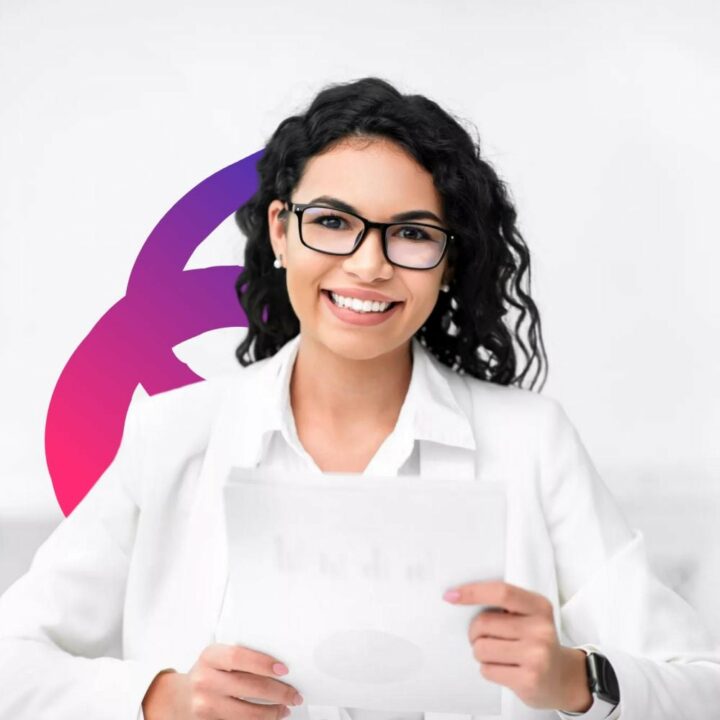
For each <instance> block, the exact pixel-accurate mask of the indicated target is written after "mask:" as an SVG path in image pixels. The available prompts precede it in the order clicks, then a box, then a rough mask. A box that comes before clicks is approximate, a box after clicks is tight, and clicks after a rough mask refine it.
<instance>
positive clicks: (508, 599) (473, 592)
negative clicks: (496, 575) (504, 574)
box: [452, 580, 552, 615]
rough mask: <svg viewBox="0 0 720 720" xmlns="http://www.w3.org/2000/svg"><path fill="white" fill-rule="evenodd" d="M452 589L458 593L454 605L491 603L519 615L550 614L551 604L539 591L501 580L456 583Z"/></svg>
mask: <svg viewBox="0 0 720 720" xmlns="http://www.w3.org/2000/svg"><path fill="white" fill-rule="evenodd" d="M453 590H455V591H457V593H459V596H458V597H457V599H456V600H453V601H452V602H453V603H454V604H456V605H492V606H495V607H498V608H502V609H504V610H507V611H509V612H513V613H518V614H521V615H534V614H547V613H548V612H549V613H550V614H552V604H551V603H550V601H549V600H548V599H547V598H546V597H545V596H544V595H540V594H539V593H536V592H532V591H530V590H525V589H524V588H521V587H518V586H517V585H512V584H510V583H506V582H503V581H501V580H489V581H486V582H475V583H468V584H466V585H458V586H456V587H454V588H453Z"/></svg>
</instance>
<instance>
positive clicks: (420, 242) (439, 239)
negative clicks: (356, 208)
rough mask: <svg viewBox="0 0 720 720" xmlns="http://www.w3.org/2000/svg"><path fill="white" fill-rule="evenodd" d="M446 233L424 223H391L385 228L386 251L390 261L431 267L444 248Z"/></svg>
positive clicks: (416, 266) (419, 267) (408, 265)
mask: <svg viewBox="0 0 720 720" xmlns="http://www.w3.org/2000/svg"><path fill="white" fill-rule="evenodd" d="M446 242H447V235H446V233H445V232H444V231H442V230H437V229H436V228H432V227H426V226H425V225H407V224H404V225H391V226H390V227H389V228H388V229H387V252H388V257H389V258H390V261H391V262H394V263H397V264H398V265H405V266H406V267H412V268H418V269H422V268H431V267H434V266H435V265H437V264H438V262H439V261H440V257H441V256H442V254H443V250H445V243H446Z"/></svg>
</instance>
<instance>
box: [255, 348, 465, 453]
mask: <svg viewBox="0 0 720 720" xmlns="http://www.w3.org/2000/svg"><path fill="white" fill-rule="evenodd" d="M299 345H300V335H299V334H298V335H296V336H295V337H294V338H292V339H290V340H288V341H287V342H286V343H285V345H283V346H282V347H281V348H280V350H278V351H277V352H276V353H275V355H273V356H271V357H269V358H265V359H264V360H262V361H259V362H258V363H257V368H256V369H257V372H258V375H257V377H255V378H254V379H253V380H252V392H251V395H252V396H253V408H254V413H253V422H252V423H251V424H250V426H249V428H248V427H246V432H245V433H244V440H243V443H242V444H243V446H244V450H245V451H246V452H247V454H249V456H250V457H253V458H254V459H255V460H256V461H257V460H258V459H259V457H260V453H261V451H262V447H263V444H264V441H265V437H266V435H268V434H270V433H272V432H273V431H275V430H277V431H280V432H285V433H286V434H288V435H291V434H292V432H291V429H290V426H291V420H290V418H291V413H292V411H291V405H290V377H291V374H292V368H293V366H294V363H295V358H296V357H297V352H298V348H299ZM412 353H413V367H412V374H411V376H410V385H409V386H408V391H407V395H406V397H405V401H404V402H403V405H402V408H401V410H400V415H399V417H398V420H397V424H396V430H397V431H399V432H403V433H405V434H407V436H408V437H410V438H412V439H414V440H428V441H431V442H436V443H442V444H444V445H450V446H454V447H462V448H468V449H472V450H475V449H476V444H475V434H474V432H473V428H472V425H471V422H470V419H469V418H468V417H467V415H466V414H465V412H464V411H463V410H462V408H461V407H460V406H459V404H458V402H457V400H456V399H455V395H454V394H453V391H452V389H451V387H450V383H449V381H448V375H449V374H450V373H454V372H455V371H454V370H452V369H450V368H448V367H447V366H445V365H443V364H442V363H440V361H439V360H437V358H435V357H434V356H433V355H432V353H430V352H429V351H428V350H427V349H426V348H425V347H424V346H423V345H422V343H420V341H419V340H418V339H417V338H416V337H413V338H412ZM247 391H248V388H247V387H246V388H245V393H247ZM246 397H247V395H246ZM241 405H242V406H244V408H245V410H246V411H247V402H245V403H241ZM248 430H250V434H248ZM245 454H246V453H245V452H243V455H245Z"/></svg>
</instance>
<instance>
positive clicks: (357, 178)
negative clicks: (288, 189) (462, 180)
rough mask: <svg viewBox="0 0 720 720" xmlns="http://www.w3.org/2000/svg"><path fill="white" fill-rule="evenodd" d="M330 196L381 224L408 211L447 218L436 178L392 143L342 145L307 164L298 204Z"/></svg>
mask: <svg viewBox="0 0 720 720" xmlns="http://www.w3.org/2000/svg"><path fill="white" fill-rule="evenodd" d="M319 195H331V196H333V197H337V198H339V199H341V200H345V201H346V202H348V203H350V204H351V205H353V206H354V207H355V208H357V210H358V211H359V212H360V213H363V214H367V215H369V216H370V217H373V218H377V219H382V218H384V217H386V216H387V217H389V216H391V215H394V214H396V213H399V212H402V211H404V210H418V209H427V210H432V211H433V212H435V213H436V214H437V215H439V216H441V217H442V200H441V197H440V194H439V193H438V191H437V189H436V188H435V185H434V183H433V178H432V175H431V174H430V173H429V172H428V171H427V170H426V169H425V168H424V167H423V166H422V165H420V164H419V163H418V162H417V161H416V160H415V159H414V158H413V157H412V156H411V155H410V154H408V153H407V151H405V150H404V149H403V148H401V147H400V146H399V145H396V144H395V143H392V142H390V141H387V140H376V139H373V140H372V141H368V140H367V139H352V140H350V141H342V142H341V143H340V144H338V145H336V146H335V147H333V148H332V149H329V150H326V151H325V152H323V153H321V154H319V155H314V156H313V157H311V158H310V159H309V160H308V162H307V163H306V165H305V169H304V172H303V175H302V178H301V179H300V182H299V183H298V185H297V192H296V193H295V197H294V198H293V200H294V201H295V202H307V201H309V200H312V199H313V198H315V197H317V196H319Z"/></svg>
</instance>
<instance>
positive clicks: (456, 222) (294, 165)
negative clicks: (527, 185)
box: [235, 77, 547, 392]
mask: <svg viewBox="0 0 720 720" xmlns="http://www.w3.org/2000/svg"><path fill="white" fill-rule="evenodd" d="M460 123H461V121H460V120H458V119H457V118H455V117H454V116H451V115H450V114H448V113H447V112H446V111H445V110H443V109H442V108H441V107H440V106H439V105H437V103H435V102H433V101H432V100H429V99H428V98H426V97H424V96H423V95H403V94H401V93H400V92H399V91H398V90H397V89H396V88H395V87H393V85H391V84H390V83H389V82H387V81H386V80H384V79H381V78H378V77H365V78H362V79H360V80H356V81H352V82H346V83H333V84H330V85H327V86H326V87H324V88H323V89H322V90H321V92H320V93H319V94H318V95H317V96H316V97H315V99H314V100H313V101H312V102H311V104H310V106H309V107H308V108H307V110H306V111H305V112H304V113H302V114H298V115H292V116H291V117H288V118H286V119H285V120H283V121H282V122H281V123H280V125H279V126H278V127H277V129H276V130H275V132H274V133H273V135H272V137H271V138H270V141H269V142H268V143H267V145H266V147H265V148H264V154H263V155H262V157H261V158H260V160H259V161H258V163H257V172H258V175H259V187H258V190H257V192H256V193H255V194H254V195H253V196H252V197H251V198H250V199H249V200H248V201H247V202H246V203H245V204H244V205H243V206H242V207H240V208H239V209H238V210H237V211H236V213H235V221H236V222H237V224H238V226H239V227H240V229H241V231H242V232H243V234H244V235H245V237H246V246H245V265H244V268H243V271H242V272H241V273H240V276H239V277H238V279H237V282H236V286H235V289H236V292H237V295H238V299H239V301H240V304H241V306H242V307H243V309H244V310H245V313H246V315H247V318H248V330H247V335H246V337H245V338H244V340H243V341H242V343H240V345H239V346H238V348H237V350H236V353H235V354H236V356H237V358H238V360H239V362H240V363H241V365H243V366H246V365H249V364H251V363H252V362H254V361H257V360H260V359H263V358H265V357H268V356H270V355H274V354H275V353H276V352H277V351H278V350H279V349H280V348H281V347H282V346H283V345H284V344H285V343H286V342H287V341H288V340H290V339H292V338H293V337H295V336H296V335H297V334H298V333H299V332H300V323H299V320H298V318H297V316H296V315H295V312H294V310H293V308H292V305H291V304H290V299H289V296H288V292H287V283H286V282H285V274H284V272H283V271H282V270H278V269H276V268H275V267H274V265H273V262H274V260H275V256H274V254H273V249H272V246H271V243H270V236H269V231H268V219H267V210H268V206H269V204H270V202H271V201H272V200H273V199H275V198H279V199H280V200H284V201H287V202H289V201H290V196H291V193H292V191H293V190H294V189H295V187H296V185H297V184H298V182H299V181H300V178H301V177H302V173H303V169H304V167H305V163H306V162H307V161H308V159H309V158H311V157H312V156H314V155H316V154H318V153H320V152H321V151H326V150H329V149H331V148H332V146H333V145H335V144H338V143H340V142H341V141H343V140H347V139H350V138H354V137H359V138H367V139H373V138H380V137H382V138H387V139H389V140H391V141H393V142H394V143H396V144H398V145H400V146H401V147H402V148H404V150H406V151H407V152H408V153H409V154H410V155H411V156H412V157H413V158H414V159H415V160H416V161H417V162H418V163H419V164H420V165H421V166H423V167H424V168H425V169H426V170H427V171H428V172H429V173H431V175H432V177H433V182H434V184H435V187H436V189H437V190H438V192H439V194H440V196H441V198H442V201H443V210H444V214H445V220H446V222H447V224H448V226H449V227H450V228H451V229H452V232H453V233H454V234H456V236H457V237H456V240H455V242H454V243H453V242H451V244H450V246H449V247H448V270H449V271H450V272H451V273H452V276H451V279H450V283H449V284H450V291H449V292H447V293H444V292H441V293H440V294H439V296H438V299H437V302H436V304H435V307H434V308H433V310H432V312H431V313H430V315H429V317H428V318H427V320H426V322H425V323H424V325H423V326H422V327H421V328H419V330H418V331H417V332H416V337H417V338H418V340H419V341H420V342H421V343H422V345H423V346H424V347H426V348H427V349H428V350H429V351H430V352H431V353H432V354H433V355H434V356H435V357H436V358H437V359H438V360H439V361H440V362H442V363H444V364H445V365H447V366H448V367H450V368H452V369H453V370H456V371H457V372H458V373H459V374H461V375H462V374H465V373H468V374H470V375H472V376H474V377H476V378H479V379H481V380H487V381H489V382H493V383H496V384H499V385H511V384H512V385H516V386H518V387H522V384H523V381H524V380H525V379H526V377H527V376H528V373H529V371H530V369H531V367H532V366H533V364H534V363H535V362H537V370H536V372H535V374H534V376H533V377H532V381H531V382H530V384H529V387H528V389H531V390H532V389H534V386H535V383H536V381H537V380H538V377H539V376H540V375H541V373H542V372H543V371H544V373H545V378H544V379H543V381H542V383H541V385H540V388H539V390H538V392H540V391H541V390H542V387H543V386H544V384H545V380H546V379H547V357H546V354H545V348H544V345H543V340H542V332H541V326H540V316H539V313H538V310H537V307H536V305H535V303H534V302H533V300H532V298H531V297H530V280H531V278H530V254H529V252H528V249H527V247H526V245H525V242H524V240H523V237H522V235H521V234H520V232H519V231H518V229H517V227H516V224H515V222H516V217H517V213H516V211H515V208H514V206H513V204H512V202H511V200H510V198H509V194H508V191H507V189H506V186H505V184H504V183H503V182H502V181H501V180H500V179H499V178H498V176H497V174H496V173H495V171H494V170H493V168H492V167H491V166H490V165H489V164H488V163H487V162H486V161H485V160H483V159H482V158H481V156H480V141H479V138H478V134H477V129H475V128H474V126H473V129H474V134H475V140H473V138H472V137H471V136H470V134H469V133H468V131H467V130H465V129H464V128H463V127H462V125H461V124H460ZM284 212H285V211H284ZM526 272H527V291H525V290H523V289H522V287H521V284H522V281H523V276H524V274H525V273H526ZM511 309H514V310H515V311H516V312H517V319H516V323H515V327H514V330H513V329H511V328H510V327H509V323H508V324H506V321H505V320H504V318H505V315H506V314H508V312H510V311H511ZM525 321H527V324H528V328H527V336H528V342H529V348H528V346H527V345H526V344H525V342H524V341H523V339H522V337H521V330H522V325H523V323H524V322H525ZM514 342H515V343H517V345H518V348H519V349H520V351H521V352H522V354H523V355H524V357H525V359H526V362H525V364H524V366H523V367H522V368H520V369H519V368H518V357H517V354H516V349H515V347H514ZM253 343H254V344H255V345H254V357H251V356H250V349H251V347H252V345H253Z"/></svg>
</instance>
